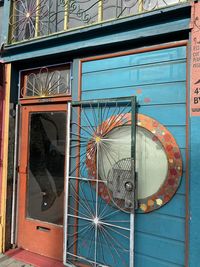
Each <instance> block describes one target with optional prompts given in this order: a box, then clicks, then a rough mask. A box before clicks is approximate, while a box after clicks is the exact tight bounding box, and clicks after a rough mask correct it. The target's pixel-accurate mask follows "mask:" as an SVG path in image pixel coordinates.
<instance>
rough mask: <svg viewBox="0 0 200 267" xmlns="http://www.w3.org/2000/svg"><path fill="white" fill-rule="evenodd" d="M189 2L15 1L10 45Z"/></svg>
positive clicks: (151, 0)
mask: <svg viewBox="0 0 200 267" xmlns="http://www.w3.org/2000/svg"><path fill="white" fill-rule="evenodd" d="M181 2H186V0H12V14H11V16H10V42H11V43H14V42H20V41H24V40H29V39H32V38H37V37H41V36H48V35H51V34H53V33H57V32H61V31H66V30H70V29H73V28H78V27H84V26H88V25H91V24H95V23H100V22H103V21H106V20H110V19H118V18H121V17H125V16H129V15H136V14H139V13H142V12H149V11H152V10H155V9H159V8H164V7H167V6H170V5H175V4H179V3H181Z"/></svg>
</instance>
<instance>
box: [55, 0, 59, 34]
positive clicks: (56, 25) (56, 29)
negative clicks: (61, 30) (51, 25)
mask: <svg viewBox="0 0 200 267" xmlns="http://www.w3.org/2000/svg"><path fill="white" fill-rule="evenodd" d="M54 1H55V0H54ZM58 15H59V13H58V0H56V19H55V20H56V23H55V27H56V28H55V32H58Z"/></svg>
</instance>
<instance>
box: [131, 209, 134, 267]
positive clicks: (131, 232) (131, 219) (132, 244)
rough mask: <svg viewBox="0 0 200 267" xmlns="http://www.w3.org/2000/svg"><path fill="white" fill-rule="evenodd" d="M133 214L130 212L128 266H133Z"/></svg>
mask: <svg viewBox="0 0 200 267" xmlns="http://www.w3.org/2000/svg"><path fill="white" fill-rule="evenodd" d="M134 228H135V215H134V213H130V267H134V239H135V237H134V232H135V229H134Z"/></svg>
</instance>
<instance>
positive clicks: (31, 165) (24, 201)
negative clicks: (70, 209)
mask: <svg viewBox="0 0 200 267" xmlns="http://www.w3.org/2000/svg"><path fill="white" fill-rule="evenodd" d="M65 139H66V105H40V106H26V107H25V106H24V107H22V124H21V144H20V167H19V175H20V184H19V209H18V212H19V216H18V217H19V222H18V246H19V247H22V248H24V249H27V250H29V251H32V252H35V253H38V254H41V255H45V256H48V257H51V258H55V259H60V260H61V259H62V252H63V251H62V245H63V204H64V172H65V146H66V142H65Z"/></svg>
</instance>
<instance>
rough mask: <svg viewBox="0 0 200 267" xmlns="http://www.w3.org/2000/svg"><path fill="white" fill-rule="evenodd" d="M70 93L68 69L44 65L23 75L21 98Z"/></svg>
mask: <svg viewBox="0 0 200 267" xmlns="http://www.w3.org/2000/svg"><path fill="white" fill-rule="evenodd" d="M70 93H71V90H70V69H69V68H65V69H59V70H55V69H48V68H46V67H44V68H41V69H40V70H39V71H37V72H31V73H29V74H27V75H25V76H24V86H23V88H22V89H21V98H27V97H28V98H29V97H51V96H56V95H64V94H65V95H69V94H70Z"/></svg>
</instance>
